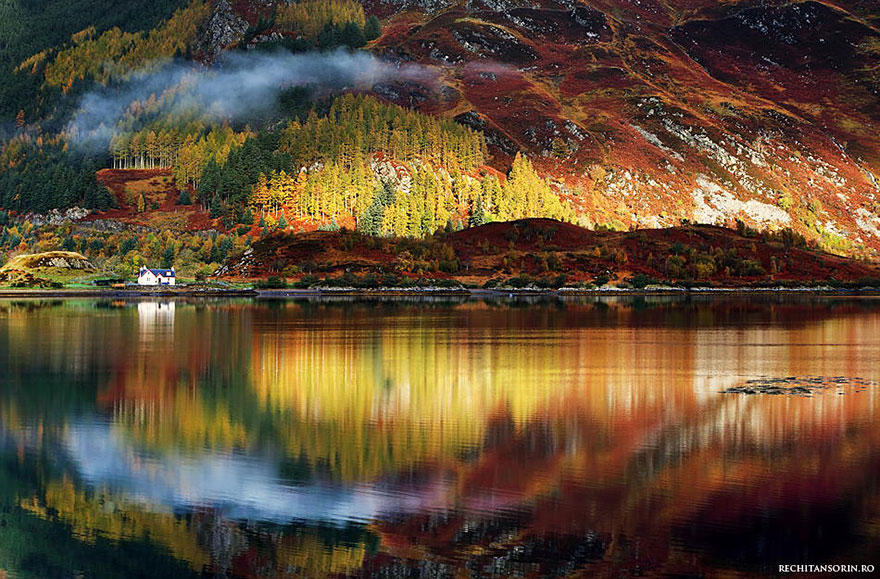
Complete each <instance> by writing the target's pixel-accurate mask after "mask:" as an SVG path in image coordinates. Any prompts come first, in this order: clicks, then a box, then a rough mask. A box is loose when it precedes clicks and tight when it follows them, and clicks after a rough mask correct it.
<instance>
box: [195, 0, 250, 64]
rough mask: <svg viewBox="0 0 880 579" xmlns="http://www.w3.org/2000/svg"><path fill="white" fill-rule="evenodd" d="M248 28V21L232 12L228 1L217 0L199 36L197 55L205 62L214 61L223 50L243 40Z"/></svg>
mask: <svg viewBox="0 0 880 579" xmlns="http://www.w3.org/2000/svg"><path fill="white" fill-rule="evenodd" d="M248 26H249V24H248V21H247V20H245V19H244V18H243V17H242V16H240V15H239V14H237V13H236V12H235V10H233V8H232V5H231V4H230V3H229V1H228V0H217V1H216V2H215V3H214V9H213V10H212V12H211V16H210V17H209V18H208V20H207V21H206V22H205V24H204V25H203V26H202V30H201V33H200V34H199V41H198V43H197V44H196V52H197V54H198V55H199V56H200V57H201V58H202V59H203V60H204V61H206V62H212V61H214V59H216V58H217V56H219V55H220V53H221V52H222V51H223V50H224V49H225V48H227V47H229V46H232V45H234V44H236V43H238V42H239V41H241V39H242V38H244V34H245V32H246V31H247V29H248Z"/></svg>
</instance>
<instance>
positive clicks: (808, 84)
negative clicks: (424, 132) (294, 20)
mask: <svg viewBox="0 0 880 579" xmlns="http://www.w3.org/2000/svg"><path fill="white" fill-rule="evenodd" d="M371 7H372V8H373V9H374V10H377V11H378V12H379V13H381V14H383V15H384V16H386V17H387V18H388V20H389V24H388V25H387V26H386V29H387V30H388V32H387V33H386V35H385V36H384V37H383V38H382V39H381V40H380V41H379V43H378V45H377V46H376V47H375V50H377V51H379V52H382V53H383V54H386V55H389V56H390V57H393V58H397V59H401V60H407V61H409V60H414V61H417V62H421V63H425V64H428V65H432V66H438V67H441V68H442V70H444V75H445V80H446V82H447V83H448V84H449V85H450V86H452V87H454V88H455V89H456V93H455V94H456V95H457V97H458V98H456V99H453V100H451V101H447V102H440V101H437V102H432V103H429V104H428V105H427V106H430V107H432V108H434V109H435V112H437V111H442V112H443V113H445V114H451V115H457V118H458V119H459V120H461V121H462V122H466V123H469V124H472V125H473V126H476V127H480V128H483V129H484V130H485V131H486V132H487V133H488V134H489V136H490V139H489V142H490V144H494V145H495V147H494V152H495V153H496V155H497V162H498V163H499V164H503V163H504V162H505V161H504V159H505V157H507V156H509V155H510V153H511V152H512V151H515V150H524V151H527V152H529V153H530V154H532V155H533V158H536V159H538V164H539V166H540V167H541V168H542V169H543V170H544V171H545V172H547V173H548V174H550V175H552V176H554V177H555V178H557V179H558V180H559V181H560V182H562V183H564V184H566V185H567V186H568V187H569V188H570V189H581V190H582V191H583V193H581V195H579V196H576V197H574V196H573V201H574V202H575V203H576V204H577V205H578V206H579V208H580V211H581V213H582V215H584V217H585V219H584V220H583V222H584V223H586V224H590V223H593V224H595V223H600V224H602V223H604V224H617V225H618V226H628V225H639V226H668V225H675V224H677V223H678V221H679V220H680V219H689V220H695V221H698V222H708V223H715V222H727V223H729V222H730V221H731V219H732V218H733V217H735V216H739V217H741V218H743V219H744V220H746V221H747V222H749V223H752V224H754V225H757V226H760V227H785V226H789V227H792V228H794V229H796V230H798V231H800V232H801V233H803V234H805V235H806V236H808V237H809V238H812V239H817V240H820V241H821V242H822V243H823V244H824V245H825V247H827V248H829V249H834V250H838V251H840V250H843V251H852V250H855V249H856V247H857V246H859V245H864V246H866V247H867V248H869V249H871V250H876V249H877V248H878V247H880V238H878V234H880V219H878V216H877V209H878V205H877V199H876V196H877V195H878V193H880V183H878V177H877V176H878V175H880V139H878V137H877V128H878V125H880V99H878V95H880V69H878V65H877V62H878V55H880V34H878V26H877V23H878V14H880V10H878V9H877V7H876V6H875V5H872V4H871V3H868V2H861V3H855V4H853V5H850V6H848V7H846V8H844V7H842V6H840V5H839V4H835V3H821V2H776V3H766V2H761V3H758V2H735V3H719V2H709V1H704V2H699V3H694V2H683V1H679V2H657V1H651V0H646V1H639V2H628V1H625V0H617V1H609V0H591V1H588V2H574V1H560V2H552V1H546V2H491V1H484V2H479V1H476V0H474V1H471V2H431V1H427V2H426V1H411V2H410V1H399V2H398V1H394V0H385V1H382V2H374V3H372V4H371ZM425 7H428V8H433V9H435V10H436V11H434V12H429V13H425V12H424V9H425ZM446 94H449V92H448V91H447V93H446ZM403 98H406V95H404V97H403Z"/></svg>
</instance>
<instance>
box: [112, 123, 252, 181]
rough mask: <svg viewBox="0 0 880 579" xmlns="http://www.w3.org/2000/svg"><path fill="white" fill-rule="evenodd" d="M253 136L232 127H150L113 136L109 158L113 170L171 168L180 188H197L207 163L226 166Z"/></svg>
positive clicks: (192, 124)
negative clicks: (230, 156) (234, 152)
mask: <svg viewBox="0 0 880 579" xmlns="http://www.w3.org/2000/svg"><path fill="white" fill-rule="evenodd" d="M249 134H250V133H248V132H236V131H234V130H233V129H232V128H231V127H230V126H229V125H225V124H224V125H220V126H211V127H209V126H204V125H202V124H201V123H190V124H188V125H183V126H179V127H168V128H166V127H163V126H161V125H155V126H154V125H151V126H150V127H148V128H145V129H143V130H141V131H137V132H134V133H120V134H117V135H114V137H113V138H112V139H111V141H110V154H111V156H112V159H113V168H114V169H155V168H158V167H171V168H172V171H173V175H174V178H175V180H176V181H177V183H178V185H179V186H184V187H185V186H193V187H195V186H197V185H198V182H199V180H200V179H201V177H202V175H203V173H204V171H205V167H206V166H207V164H208V162H209V161H211V160H214V161H215V162H216V163H218V164H221V165H222V164H225V163H226V158H227V157H228V156H229V153H230V151H232V150H233V148H238V147H241V145H242V144H243V143H244V141H245V139H246V138H247V136H248V135H249Z"/></svg>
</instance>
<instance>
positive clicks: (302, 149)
mask: <svg viewBox="0 0 880 579" xmlns="http://www.w3.org/2000/svg"><path fill="white" fill-rule="evenodd" d="M281 148H282V150H284V151H286V152H288V153H290V154H291V155H292V156H293V157H294V158H295V159H297V160H298V161H300V162H301V163H302V164H304V165H308V164H311V163H314V162H331V161H336V162H339V163H341V164H343V165H345V166H353V165H355V164H358V163H362V162H363V161H364V159H367V158H369V157H370V156H371V155H373V154H375V153H380V152H381V153H385V154H387V155H388V156H390V157H392V158H394V159H397V160H400V161H403V162H412V161H416V160H419V161H423V162H426V163H429V164H431V165H433V166H435V167H440V168H443V169H446V170H447V171H451V172H458V171H470V170H473V169H475V168H476V167H478V166H480V165H482V164H483V163H484V162H485V159H486V142H485V139H484V138H483V136H482V134H480V133H477V132H476V131H474V130H472V129H470V128H468V127H465V126H463V125H459V124H458V123H455V122H454V121H451V120H447V119H439V118H437V117H431V116H427V115H423V114H421V113H417V112H415V111H412V110H409V109H405V108H403V107H399V106H395V105H389V104H386V103H383V102H382V101H380V100H378V99H376V98H373V97H370V96H365V95H355V94H347V95H343V96H341V97H339V98H337V99H335V100H334V101H333V104H332V106H331V107H330V110H329V112H328V114H327V115H326V116H318V115H317V114H316V113H314V112H312V113H311V114H310V115H309V116H308V118H307V119H306V120H305V121H304V122H303V123H299V122H298V121H293V122H292V123H290V125H288V127H287V128H286V129H285V130H284V131H283V133H282V137H281Z"/></svg>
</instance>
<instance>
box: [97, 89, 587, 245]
mask: <svg viewBox="0 0 880 579" xmlns="http://www.w3.org/2000/svg"><path fill="white" fill-rule="evenodd" d="M189 128H190V129H191V130H193V131H194V132H191V133H188V134H186V133H184V132H182V131H180V130H175V129H173V128H162V127H159V126H156V127H151V128H149V129H145V130H143V131H139V132H137V133H133V134H129V135H122V136H120V137H118V138H116V139H114V140H113V143H112V144H111V153H112V157H113V159H114V161H113V163H114V166H115V167H118V168H152V167H157V166H163V167H164V166H170V167H171V168H172V171H173V174H174V176H175V179H176V181H177V183H178V185H182V186H184V187H186V186H189V187H191V188H192V191H193V193H194V195H190V193H188V192H184V194H183V195H181V202H184V203H192V202H198V203H201V204H202V206H203V207H205V208H206V209H209V210H210V213H211V216H212V217H215V218H218V217H223V218H224V220H225V221H226V223H227V224H228V225H229V226H232V225H233V224H234V223H240V224H251V223H253V221H254V220H258V222H259V223H260V224H261V225H263V226H269V225H271V226H273V227H274V226H279V227H281V228H287V227H290V226H294V224H295V223H299V225H298V226H302V227H308V225H309V224H312V227H314V226H315V225H317V226H319V227H327V228H336V227H338V226H340V225H341V224H347V225H349V226H353V227H355V228H357V229H358V230H360V231H363V232H365V233H370V234H373V235H388V236H401V237H402V236H405V237H423V236H426V235H430V234H431V233H433V232H434V231H436V230H437V229H440V228H443V227H446V226H447V224H449V223H451V224H453V225H456V224H457V225H459V226H461V225H465V224H481V223H485V222H487V221H492V220H509V219H519V218H523V217H551V218H556V219H572V212H571V210H570V209H569V208H568V207H567V206H566V205H565V204H564V203H563V201H562V200H561V199H560V197H559V196H558V195H557V194H556V193H554V192H553V191H552V189H551V188H550V186H549V184H548V183H547V182H546V181H545V180H543V179H542V178H540V177H539V176H538V175H537V173H536V172H535V170H534V169H533V167H532V165H531V163H530V162H529V160H528V159H527V158H525V157H517V158H516V160H515V161H514V164H513V168H512V170H511V173H510V176H509V178H507V179H506V180H504V182H503V183H502V181H501V180H499V179H498V178H497V177H495V176H494V175H492V174H491V173H486V172H485V171H484V172H483V174H482V175H480V171H479V169H480V167H481V166H483V164H484V163H485V160H486V154H487V153H486V143H485V140H484V138H483V136H482V135H481V134H480V133H477V132H475V131H473V130H472V129H469V128H467V127H464V126H462V125H459V124H457V123H455V122H453V121H449V120H445V119H438V118H435V117H430V116H427V115H423V114H420V113H417V112H415V111H411V110H408V109H405V108H402V107H399V106H396V105H390V104H387V103H383V102H381V101H379V100H378V99H376V98H373V97H370V96H364V95H354V94H347V95H342V96H340V97H337V98H336V99H334V100H333V101H332V102H330V103H329V105H324V108H323V112H321V113H319V112H318V111H317V110H315V109H312V110H311V111H309V112H307V113H304V114H302V115H301V116H300V118H299V119H295V120H292V121H290V122H289V123H288V124H287V125H286V126H285V127H283V128H282V129H281V130H279V131H267V130H264V131H261V132H259V133H253V132H249V131H244V132H235V131H234V130H233V129H231V128H230V127H228V126H222V127H214V128H211V129H206V128H205V127H202V126H200V125H198V124H190V125H189Z"/></svg>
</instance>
